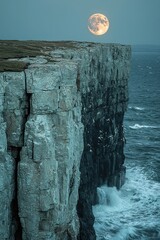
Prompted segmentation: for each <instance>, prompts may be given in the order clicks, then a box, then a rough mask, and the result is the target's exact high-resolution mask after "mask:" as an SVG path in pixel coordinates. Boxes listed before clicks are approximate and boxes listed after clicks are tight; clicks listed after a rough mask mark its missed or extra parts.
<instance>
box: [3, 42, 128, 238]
mask: <svg viewBox="0 0 160 240" xmlns="http://www.w3.org/2000/svg"><path fill="white" fill-rule="evenodd" d="M129 62H130V47H128V46H123V45H118V44H117V45H115V44H95V43H80V42H34V41H28V42H18V41H0V71H1V73H0V172H1V173H0V210H1V211H0V239H2V240H3V239H8V240H11V239H23V240H42V239H43V240H45V239H47V240H49V239H50V240H54V239H55V240H65V239H66V240H69V239H73V240H74V239H82V240H85V239H87V240H88V239H95V232H94V229H93V223H94V217H93V214H92V205H94V204H95V203H96V201H97V199H96V188H97V186H100V185H102V184H104V183H108V185H110V186H113V185H114V186H117V188H119V187H120V186H121V185H122V184H123V179H124V177H123V176H124V171H125V168H124V167H123V163H124V153H123V146H124V141H125V140H124V134H123V116H124V112H125V110H126V107H127V101H128V88H127V80H128V74H129Z"/></svg>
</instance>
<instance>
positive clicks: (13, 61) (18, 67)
mask: <svg viewBox="0 0 160 240" xmlns="http://www.w3.org/2000/svg"><path fill="white" fill-rule="evenodd" d="M96 45H107V46H123V45H120V44H100V43H93V42H73V41H56V42H50V41H18V40H0V72H4V71H23V70H24V69H26V68H27V66H28V65H29V63H27V62H25V61H21V60H20V58H25V57H28V58H29V57H37V56H46V57H47V56H50V52H51V51H53V50H55V49H66V48H68V49H79V48H86V47H93V46H96Z"/></svg>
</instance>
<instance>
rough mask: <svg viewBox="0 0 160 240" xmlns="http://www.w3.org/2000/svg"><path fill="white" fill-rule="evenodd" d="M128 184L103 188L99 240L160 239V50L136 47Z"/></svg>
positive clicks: (127, 126) (128, 118)
mask: <svg viewBox="0 0 160 240" xmlns="http://www.w3.org/2000/svg"><path fill="white" fill-rule="evenodd" d="M124 131H125V138H126V145H125V166H126V181H125V184H124V185H123V186H122V188H121V189H120V190H119V191H118V190H117V189H116V188H115V187H113V188H111V187H108V186H105V185H104V186H101V187H99V188H97V194H98V198H99V204H97V205H96V206H93V213H94V216H95V223H94V228H95V231H96V236H97V237H96V239H97V240H160V47H158V46H133V47H132V61H131V73H130V79H129V104H128V110H127V112H126V114H125V118H124Z"/></svg>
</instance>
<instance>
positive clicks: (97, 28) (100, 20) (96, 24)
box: [88, 13, 109, 35]
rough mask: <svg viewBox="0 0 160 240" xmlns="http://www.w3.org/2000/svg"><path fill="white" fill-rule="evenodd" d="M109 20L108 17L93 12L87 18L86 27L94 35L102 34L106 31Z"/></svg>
mask: <svg viewBox="0 0 160 240" xmlns="http://www.w3.org/2000/svg"><path fill="white" fill-rule="evenodd" d="M108 28H109V20H108V18H107V17H106V16H105V15H103V14H101V13H95V14H93V15H91V16H90V17H89V19H88V29H89V31H90V32H91V33H92V34H94V35H103V34H105V33H106V32H107V31H108Z"/></svg>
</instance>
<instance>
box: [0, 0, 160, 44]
mask: <svg viewBox="0 0 160 240" xmlns="http://www.w3.org/2000/svg"><path fill="white" fill-rule="evenodd" d="M97 12H99V13H102V14H105V15H106V16H107V17H108V19H109V21H110V28H109V30H108V32H107V33H106V34H105V35H102V36H94V35H92V34H91V33H90V32H89V31H88V28H87V20H88V18H89V16H90V15H91V14H93V13H97ZM159 24H160V0H0V39H18V40H25V39H32V40H35V39H36V40H79V41H94V42H116V43H123V44H160V26H159Z"/></svg>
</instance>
